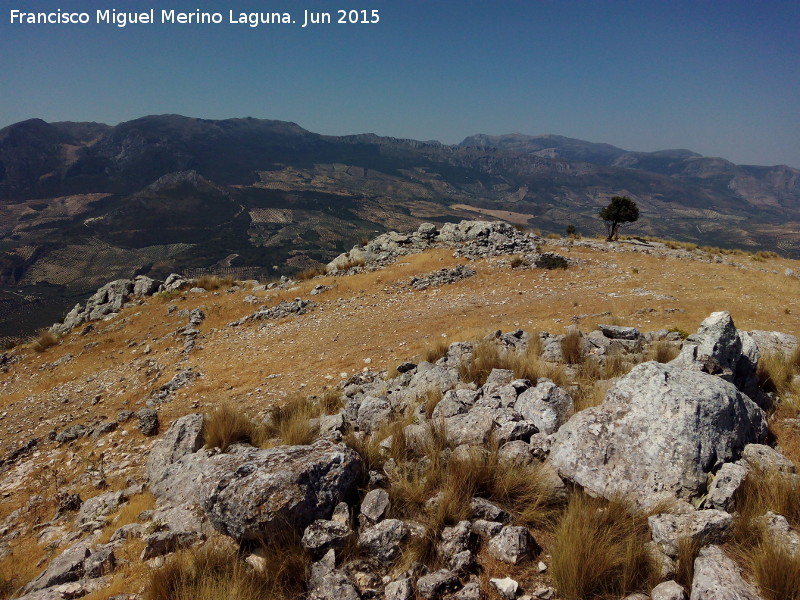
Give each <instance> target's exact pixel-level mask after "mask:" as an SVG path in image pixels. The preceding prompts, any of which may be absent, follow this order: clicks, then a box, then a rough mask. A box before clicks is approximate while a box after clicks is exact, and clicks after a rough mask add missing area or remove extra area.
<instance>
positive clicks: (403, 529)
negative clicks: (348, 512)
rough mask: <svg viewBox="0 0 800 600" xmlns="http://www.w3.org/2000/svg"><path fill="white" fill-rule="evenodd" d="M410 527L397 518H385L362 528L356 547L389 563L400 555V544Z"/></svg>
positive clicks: (384, 562)
mask: <svg viewBox="0 0 800 600" xmlns="http://www.w3.org/2000/svg"><path fill="white" fill-rule="evenodd" d="M409 533H410V529H409V528H408V525H406V524H405V523H404V522H403V521H400V520H399V519H386V520H384V521H381V522H380V523H378V524H377V525H373V526H371V527H367V528H366V529H362V530H361V533H360V534H359V536H358V547H359V548H361V549H362V550H364V551H365V552H367V553H369V555H370V556H371V557H373V558H375V559H376V560H378V561H380V562H382V563H383V564H387V565H388V564H391V563H393V562H394V561H395V560H397V559H398V558H399V557H400V554H401V550H402V547H401V544H402V542H403V541H404V540H405V539H406V537H407V536H408V534H409Z"/></svg>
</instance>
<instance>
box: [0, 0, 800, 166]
mask: <svg viewBox="0 0 800 600" xmlns="http://www.w3.org/2000/svg"><path fill="white" fill-rule="evenodd" d="M0 5H2V10H1V11H0V127H2V126H5V125H8V124H11V123H14V122H16V121H20V120H23V119H27V118H31V117H40V118H43V119H45V120H47V121H57V120H70V121H102V122H105V123H110V124H114V123H118V122H120V121H125V120H129V119H133V118H137V117H140V116H144V115H148V114H161V113H179V114H183V115H187V116H195V117H203V118H214V119H217V118H227V117H244V116H252V117H259V118H270V119H281V120H287V121H294V122H296V123H298V124H300V125H301V126H303V127H305V128H306V129H309V130H311V131H315V132H319V133H327V134H349V133H363V132H374V133H377V134H380V135H391V136H396V137H409V138H415V139H423V140H429V139H438V140H440V141H442V142H446V143H454V142H458V141H461V140H462V139H463V138H464V137H466V136H467V135H471V134H474V133H489V134H502V133H528V134H540V133H557V134H560V135H566V136H570V137H577V138H581V139H586V140H590V141H596V142H608V143H611V144H614V145H617V146H620V147H623V148H626V149H630V150H658V149H665V148H689V149H692V150H695V151H696V152H700V153H702V154H705V155H710V156H722V157H725V158H728V159H730V160H733V161H734V162H738V163H748V164H778V163H784V164H789V165H791V166H794V167H800V3H798V2H797V1H796V0H795V1H792V2H777V1H762V2H756V1H753V0H751V1H748V2H738V1H730V0H725V1H719V2H710V1H706V2H701V1H697V0H693V1H691V2H681V1H672V0H670V1H666V0H665V1H663V2H651V1H646V0H642V1H629V2H617V1H602V2H600V1H598V2H589V1H586V2H572V1H536V0H527V1H526V0H518V1H510V0H495V1H491V2H490V1H483V2H477V1H468V0H462V1H450V0H438V1H437V0H429V1H404V0H391V1H386V0H359V1H358V2H352V0H344V1H342V2H332V1H326V2H321V1H318V0H295V1H290V2H286V1H281V0H275V1H271V0H267V1H265V0H257V1H251V0H229V1H226V2H210V1H207V0H194V1H192V2H187V1H186V0H168V1H167V2H160V3H151V2H143V1H141V0H135V1H134V0H127V1H125V0H104V1H99V2H98V1H89V0H62V2H61V3H59V2H57V1H56V0H0ZM59 8H60V9H62V11H87V12H89V13H90V15H91V17H92V20H94V18H95V11H96V10H97V9H117V10H119V11H130V10H137V11H140V10H149V9H150V8H155V9H156V19H157V20H158V19H159V18H160V10H161V9H175V10H178V11H180V10H184V11H194V10H195V9H198V8H199V9H201V10H206V11H217V12H220V13H222V15H223V21H224V22H223V24H220V25H177V24H176V25H162V24H153V25H129V26H128V27H125V28H118V27H116V26H114V25H97V24H90V25H64V24H60V25H19V24H13V25H12V24H10V22H9V21H10V12H11V9H18V10H22V11H51V10H56V9H59ZM339 8H347V9H350V8H357V9H369V10H372V9H377V10H378V11H379V16H380V22H379V23H377V24H370V25H363V24H335V23H332V24H329V25H318V26H311V27H308V28H302V27H301V26H300V25H301V23H302V22H303V14H304V10H306V9H307V10H309V11H328V12H331V13H332V14H333V18H334V21H335V20H336V10H337V9H339ZM229 10H233V11H234V13H236V14H238V13H239V12H249V11H289V12H291V13H292V16H293V17H294V18H295V19H296V20H297V23H296V24H294V25H274V24H273V25H261V26H259V27H257V28H250V27H248V26H246V25H232V24H228V23H227V21H228V11H229Z"/></svg>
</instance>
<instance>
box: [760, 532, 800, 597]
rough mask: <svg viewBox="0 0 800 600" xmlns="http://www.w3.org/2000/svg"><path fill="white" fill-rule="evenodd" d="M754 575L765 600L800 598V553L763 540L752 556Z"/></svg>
mask: <svg viewBox="0 0 800 600" xmlns="http://www.w3.org/2000/svg"><path fill="white" fill-rule="evenodd" d="M751 560H752V566H753V575H754V576H755V580H756V582H757V583H758V587H760V588H761V594H762V595H763V596H764V599H765V600H800V553H795V554H792V553H791V552H790V551H789V550H788V549H787V548H786V547H785V546H783V545H781V544H778V543H775V542H773V541H762V542H761V544H759V546H758V547H757V548H756V549H755V552H754V553H753V556H752V559H751Z"/></svg>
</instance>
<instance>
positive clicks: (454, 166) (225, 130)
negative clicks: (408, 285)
mask: <svg viewBox="0 0 800 600" xmlns="http://www.w3.org/2000/svg"><path fill="white" fill-rule="evenodd" d="M618 194H622V195H627V196H630V197H631V198H633V199H634V200H635V201H636V202H637V203H638V204H639V206H640V208H641V212H642V216H641V219H640V220H639V222H637V223H636V224H635V225H634V226H632V227H630V228H629V232H630V233H636V234H639V235H655V236H659V237H670V238H674V239H679V240H685V241H691V242H695V243H699V244H704V245H714V246H727V247H741V248H744V249H747V250H759V249H767V250H778V251H779V252H782V253H783V254H787V255H789V256H797V255H798V252H799V251H800V171H798V170H797V169H793V168H790V167H788V166H785V165H780V166H772V167H765V166H748V165H735V164H733V163H731V162H729V161H727V160H724V159H721V158H708V157H703V156H701V155H699V154H697V153H695V152H692V151H690V150H664V151H659V152H630V151H627V150H624V149H621V148H617V147H615V146H612V145H609V144H602V143H591V142H586V141H582V140H578V139H571V138H566V137H561V136H556V135H539V136H526V135H519V134H512V135H502V136H490V135H483V134H479V135H473V136H470V137H467V138H466V139H465V140H464V141H463V142H461V143H460V144H457V145H445V144H441V143H438V142H421V141H416V140H407V139H397V138H389V137H380V136H377V135H373V134H361V135H349V136H326V135H320V134H316V133H313V132H310V131H307V130H305V129H303V128H302V127H300V126H299V125H297V124H295V123H289V122H283V121H272V120H259V119H252V118H244V119H227V120H219V121H214V120H205V119H195V118H188V117H183V116H179V115H160V116H148V117H144V118H140V119H136V120H133V121H128V122H125V123H120V124H119V125H116V126H108V125H104V124H100V123H72V122H60V123H46V122H45V121H42V120H39V119H32V120H28V121H23V122H20V123H16V124H14V125H11V126H9V127H6V128H4V129H2V130H0V337H2V336H4V335H14V334H15V333H19V332H20V331H21V330H22V329H20V328H23V329H25V330H29V329H30V327H31V326H32V325H34V324H44V323H49V322H53V321H54V320H57V318H58V317H59V316H60V315H61V314H63V312H64V310H65V309H66V308H69V307H70V305H71V304H74V302H75V300H76V299H77V298H80V297H82V296H85V295H86V294H87V293H89V292H91V291H92V290H94V289H95V288H96V287H98V284H100V283H102V282H105V281H108V280H109V279H113V278H114V277H117V276H125V277H129V276H131V275H134V274H142V273H147V274H150V275H153V276H163V275H165V274H167V273H168V272H170V271H183V272H189V273H202V272H216V273H224V274H232V275H234V276H237V277H262V278H263V277H267V276H271V275H278V274H282V273H291V272H296V271H299V270H302V269H305V268H308V267H313V266H315V265H319V264H321V263H325V262H327V261H328V260H330V258H332V257H333V256H335V255H336V254H338V253H340V252H342V251H343V250H345V249H347V248H349V247H351V246H352V245H353V244H355V243H358V242H359V240H361V239H364V238H366V237H372V236H374V234H375V233H376V232H381V231H385V230H387V229H410V228H412V227H416V226H417V225H418V224H419V223H421V222H424V221H434V222H443V221H453V220H460V219H463V218H475V217H477V216H481V218H498V219H503V220H507V221H510V222H513V223H518V224H520V225H524V226H526V227H531V228H534V229H538V230H540V231H542V232H559V233H560V232H563V231H564V228H565V227H566V226H567V225H568V224H571V225H574V226H575V227H576V228H577V230H578V231H579V232H581V233H583V234H589V235H594V234H599V233H602V232H603V231H604V229H603V224H602V222H601V221H600V220H599V219H598V218H597V212H598V210H599V209H600V208H601V207H602V206H604V205H605V204H607V203H608V200H609V198H610V197H611V196H613V195H618Z"/></svg>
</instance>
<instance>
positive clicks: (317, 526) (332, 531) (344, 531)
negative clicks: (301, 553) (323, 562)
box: [301, 519, 353, 556]
mask: <svg viewBox="0 0 800 600" xmlns="http://www.w3.org/2000/svg"><path fill="white" fill-rule="evenodd" d="M352 534H353V531H352V530H351V529H350V527H349V526H348V525H346V524H344V523H340V522H338V521H328V520H325V519H317V520H316V521H314V522H313V523H311V525H309V526H308V527H306V530H305V532H303V539H302V540H301V543H302V544H303V548H305V549H306V550H308V551H309V552H311V554H312V555H314V556H322V555H324V554H325V553H326V552H327V551H328V550H330V549H334V550H340V549H341V548H343V547H344V545H345V543H346V542H347V538H349V537H350V536H351V535H352Z"/></svg>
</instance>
